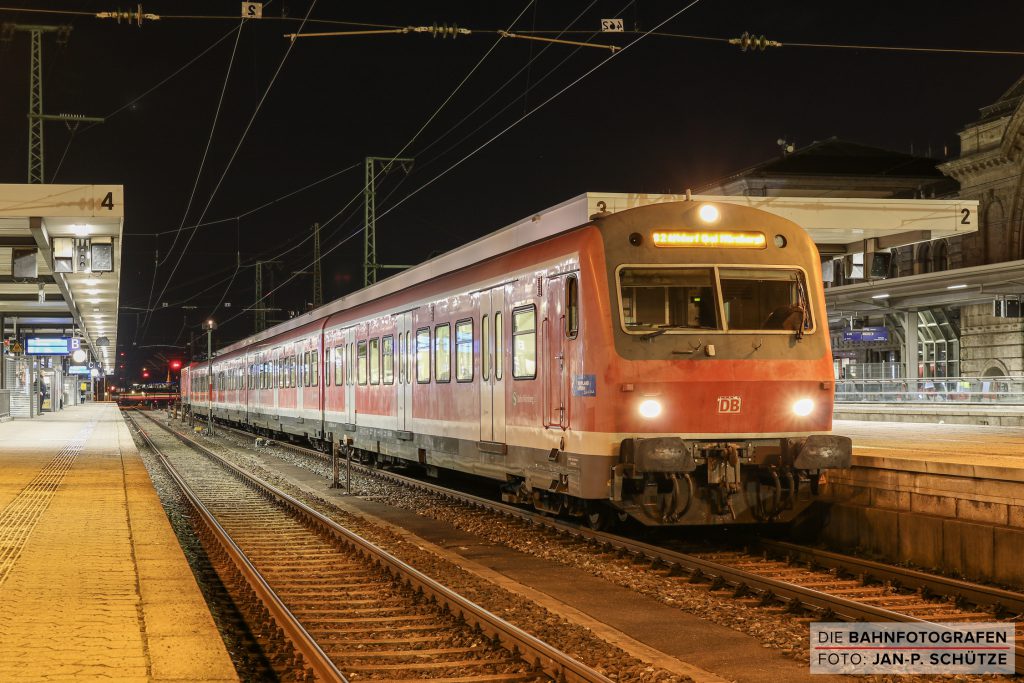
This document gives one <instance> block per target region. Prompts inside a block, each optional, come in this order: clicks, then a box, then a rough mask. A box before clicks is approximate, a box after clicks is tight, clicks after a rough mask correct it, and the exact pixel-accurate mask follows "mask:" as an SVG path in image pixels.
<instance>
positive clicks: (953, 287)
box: [946, 285, 967, 289]
mask: <svg viewBox="0 0 1024 683" xmlns="http://www.w3.org/2000/svg"><path fill="white" fill-rule="evenodd" d="M946 289H967V285H950V286H949V287H946Z"/></svg>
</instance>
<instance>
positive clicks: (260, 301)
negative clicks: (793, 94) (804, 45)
mask: <svg viewBox="0 0 1024 683" xmlns="http://www.w3.org/2000/svg"><path fill="white" fill-rule="evenodd" d="M699 2H700V0H692V1H691V2H689V3H687V4H686V5H685V6H683V7H682V8H681V9H679V10H678V11H676V12H674V13H673V14H671V15H669V17H668V18H666V19H664V20H663V21H661V22H660V23H659V24H658V25H657V26H655V27H654V28H653V29H651V31H656V30H657V29H659V28H661V27H662V26H664V25H665V24H667V23H669V22H670V21H672V20H674V19H676V18H677V17H679V16H680V15H682V14H683V13H684V12H686V11H687V10H689V9H690V8H691V7H693V6H695V5H697V4H698V3H699ZM647 35H649V32H648V33H644V34H642V35H641V36H639V37H638V38H636V39H635V40H633V41H632V42H630V43H629V44H627V45H625V46H624V47H623V49H622V50H619V51H617V52H613V53H612V54H611V55H609V56H608V57H606V58H605V59H603V60H601V61H600V62H599V63H598V64H596V65H595V66H593V67H592V68H590V69H589V70H587V71H586V72H585V73H584V74H583V75H581V76H579V77H578V78H576V79H575V80H574V81H572V82H571V83H569V84H568V85H566V86H565V87H563V88H562V89H561V90H559V91H558V92H556V93H555V94H553V95H551V96H550V97H549V98H548V99H546V100H544V101H543V102H541V103H540V104H538V105H537V106H536V107H534V108H533V109H531V110H530V111H529V112H528V113H526V114H524V115H523V116H521V117H519V118H518V119H516V120H515V121H514V122H513V123H511V124H510V125H508V126H506V127H505V128H504V129H502V130H501V131H500V132H499V133H498V134H496V135H494V136H493V137H491V138H490V139H488V140H487V141H486V142H484V143H483V144H482V145H480V146H478V147H476V148H475V149H474V150H473V151H471V152H470V153H469V154H467V155H465V156H464V157H462V158H461V159H459V160H458V161H457V162H455V163H454V164H452V165H451V166H449V167H448V168H447V169H445V170H444V171H442V172H441V173H439V174H438V175H436V176H434V177H433V178H432V179H431V180H429V181H428V182H427V183H424V184H423V185H421V186H420V187H419V188H417V189H416V190H414V191H413V192H411V193H410V194H408V195H406V196H405V197H403V198H402V199H401V200H399V202H398V203H396V204H394V205H392V206H391V207H390V208H389V209H387V210H386V211H384V212H383V213H382V214H381V216H384V215H386V214H388V213H390V212H391V211H393V210H394V209H395V208H397V207H398V206H400V205H401V204H402V203H404V202H405V201H407V200H408V199H410V198H411V197H413V196H414V195H415V194H417V193H419V192H420V191H422V190H424V189H426V188H427V187H428V186H429V185H431V184H432V183H434V182H436V181H437V180H438V179H439V178H441V177H442V176H444V175H446V174H447V173H449V172H450V171H452V170H454V169H455V168H456V167H458V166H459V165H461V164H462V163H463V162H465V161H466V160H467V159H469V158H470V157H471V156H473V155H475V154H476V153H477V152H479V151H480V150H482V149H483V148H484V147H486V146H487V145H489V144H490V143H492V142H494V140H496V139H498V138H499V137H501V136H502V135H504V134H505V133H507V132H508V131H509V130H511V129H512V128H514V127H515V126H516V125H518V124H519V123H521V122H522V121H524V120H525V119H526V118H528V117H529V116H531V115H533V114H534V113H536V112H537V111H539V110H540V109H542V108H543V107H545V106H546V105H548V104H550V103H551V102H552V101H553V100H554V99H555V98H557V97H559V96H561V95H562V94H563V93H565V92H566V91H568V90H569V89H570V88H572V87H573V86H575V85H576V84H577V83H579V82H580V81H582V80H583V79H585V78H587V77H588V76H590V75H591V74H592V73H594V72H595V71H597V70H598V69H600V68H601V67H602V66H604V65H605V64H607V63H608V62H609V61H611V60H612V59H614V58H616V57H618V56H619V55H622V54H625V52H626V51H627V50H628V49H629V48H630V47H632V46H633V45H636V44H637V43H639V42H640V41H641V40H643V39H644V38H645V37H646V36H647ZM337 215H338V214H337V213H336V214H335V216H337ZM333 218H334V217H332V219H329V220H333ZM362 231H363V228H359V229H357V230H355V231H354V232H352V233H351V234H349V235H348V236H347V237H345V239H343V240H341V241H340V242H338V243H337V244H335V245H334V246H332V247H330V248H329V249H328V250H327V251H325V252H324V253H323V254H322V255H321V258H325V257H327V256H329V255H330V254H331V253H332V252H334V251H335V250H337V249H340V248H341V247H342V246H343V245H344V244H345V243H347V242H348V241H349V240H351V239H353V238H355V237H356V236H358V235H359V234H360V233H361V232H362ZM311 265H312V264H310V266H307V268H309V267H311ZM294 278H295V276H294V275H292V276H291V277H289V278H288V279H286V280H285V281H284V282H282V283H281V284H279V285H278V286H276V287H274V288H273V289H271V290H270V291H269V292H267V293H266V294H265V295H263V296H261V297H259V298H258V299H256V301H255V303H254V306H258V305H259V304H260V303H262V302H263V301H265V300H266V299H267V298H268V297H270V296H272V295H273V294H274V293H276V292H277V291H278V290H280V289H281V288H282V287H284V286H285V285H286V284H288V283H289V282H291V280H293V279H294ZM243 313H244V311H242V312H239V313H236V314H235V315H233V316H231V317H229V318H227V319H226V320H224V321H221V325H223V324H226V323H228V322H230V321H232V320H234V319H235V318H237V317H238V316H240V315H242V314H243Z"/></svg>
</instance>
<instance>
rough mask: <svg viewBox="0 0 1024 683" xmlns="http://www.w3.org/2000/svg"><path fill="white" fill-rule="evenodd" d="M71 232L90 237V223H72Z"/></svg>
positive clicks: (76, 235) (77, 235)
mask: <svg viewBox="0 0 1024 683" xmlns="http://www.w3.org/2000/svg"><path fill="white" fill-rule="evenodd" d="M71 232H73V233H75V237H88V236H89V226H88V225H72V226H71Z"/></svg>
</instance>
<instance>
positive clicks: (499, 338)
mask: <svg viewBox="0 0 1024 683" xmlns="http://www.w3.org/2000/svg"><path fill="white" fill-rule="evenodd" d="M503 324H504V323H503V316H502V314H501V311H498V312H497V313H495V314H494V379H496V380H500V379H501V378H502V375H503V374H504V368H505V334H504V330H503V329H502V325H503Z"/></svg>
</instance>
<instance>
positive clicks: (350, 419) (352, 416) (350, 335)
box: [342, 327, 356, 424]
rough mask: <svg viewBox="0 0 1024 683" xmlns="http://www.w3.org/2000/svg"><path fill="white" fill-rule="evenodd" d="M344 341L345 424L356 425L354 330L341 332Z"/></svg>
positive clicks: (349, 329)
mask: <svg viewBox="0 0 1024 683" xmlns="http://www.w3.org/2000/svg"><path fill="white" fill-rule="evenodd" d="M342 339H344V340H345V423H346V424H355V423H356V381H355V380H356V377H355V370H356V364H355V352H356V328H354V327H350V328H348V329H347V330H342Z"/></svg>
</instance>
